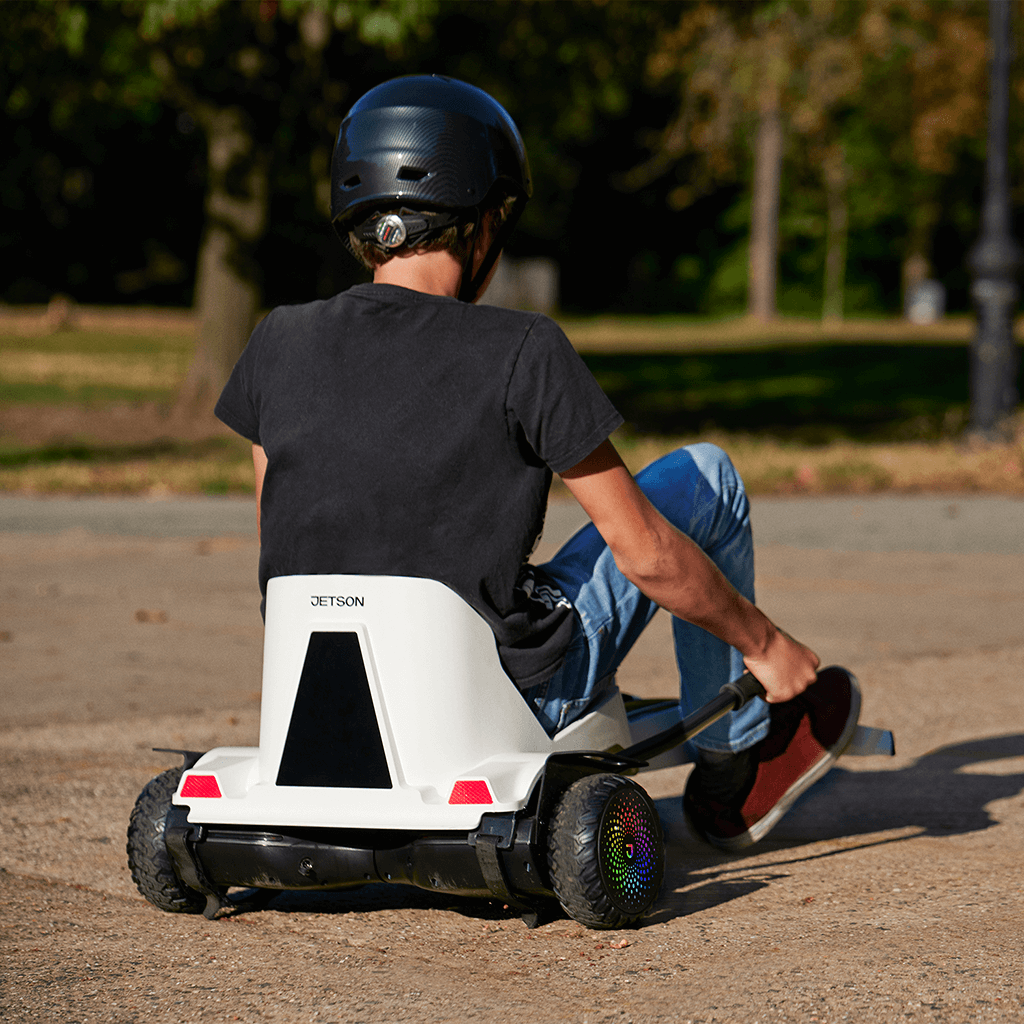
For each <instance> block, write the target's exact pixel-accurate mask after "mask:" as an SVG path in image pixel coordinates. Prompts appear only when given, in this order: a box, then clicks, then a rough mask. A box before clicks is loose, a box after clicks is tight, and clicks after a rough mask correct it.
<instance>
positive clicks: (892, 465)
mask: <svg viewBox="0 0 1024 1024" xmlns="http://www.w3.org/2000/svg"><path fill="white" fill-rule="evenodd" d="M79 321H80V326H79V327H77V328H76V327H73V328H71V329H65V330H59V331H53V332H48V331H47V330H46V329H45V325H44V324H43V322H42V321H41V320H40V316H39V315H36V316H35V317H34V318H33V317H32V316H27V315H26V316H22V317H20V318H19V317H17V316H11V315H8V314H5V315H4V316H2V317H0V405H2V406H5V407H7V408H8V409H15V408H16V409H18V410H21V411H22V412H24V413H26V416H27V417H28V418H31V416H32V415H33V410H36V409H38V410H39V413H38V421H39V422H42V423H43V424H44V425H45V420H46V417H47V416H48V415H50V411H51V410H55V409H59V410H60V411H61V412H62V413H67V414H68V416H67V417H66V418H67V419H68V421H69V422H70V423H75V422H77V421H76V419H75V416H76V415H77V414H76V412H75V410H82V411H83V412H88V411H89V410H92V411H95V410H97V409H106V408H112V407H114V406H121V407H125V406H127V407H128V409H129V411H130V412H131V414H132V415H134V410H135V409H136V408H137V409H139V410H140V411H141V410H142V409H146V410H147V413H146V414H147V415H149V416H151V417H152V416H153V415H157V416H159V415H160V412H159V411H160V410H161V409H162V410H166V409H168V408H169V407H170V405H171V403H172V401H173V398H174V395H175V392H176V390H177V388H178V385H179V383H180V381H181V379H182V378H183V376H184V374H185V371H186V369H187V366H188V362H189V359H190V356H191V351H192V346H193V343H194V341H193V339H194V333H195V332H194V324H193V323H192V322H191V321H190V320H189V319H188V317H187V315H183V314H181V313H173V314H169V315H163V314H161V313H160V312H159V311H143V312H142V313H139V314H133V313H131V312H130V311H125V310H117V311H107V312H106V313H103V311H98V312H97V311H92V312H90V311H88V310H86V311H82V313H81V316H80V318H79ZM565 326H566V329H567V333H568V334H569V336H570V338H572V339H573V341H574V343H575V344H576V345H577V347H578V348H580V349H581V351H582V352H583V353H584V358H585V359H586V360H587V362H588V363H589V364H590V365H591V368H592V369H593V370H594V372H595V374H596V375H597V377H598V380H599V381H600V382H601V384H602V386H603V387H604V388H605V389H606V391H607V392H608V393H609V394H610V395H611V397H612V399H613V401H615V403H616V404H617V405H618V406H619V408H620V409H621V410H622V411H623V412H624V414H625V416H626V419H627V423H628V424H629V426H628V428H625V429H623V430H622V431H620V432H619V433H618V435H617V436H616V442H617V444H618V446H619V448H620V450H621V451H622V452H623V454H624V457H625V459H626V462H627V464H628V465H629V466H630V468H631V469H633V470H634V471H636V470H639V469H640V468H642V466H644V465H646V464H647V463H648V462H650V461H652V460H653V459H654V458H656V457H658V456H659V455H661V454H663V453H664V452H666V451H669V450H671V449H672V448H674V447H676V446H677V445H679V444H680V443H684V442H688V441H694V440H711V441H715V442H716V443H718V444H720V445H721V446H722V447H724V448H725V449H726V450H727V451H728V452H729V453H730V455H731V456H732V458H733V461H734V462H735V463H736V466H737V468H738V469H739V470H740V473H741V475H742V476H743V477H744V479H745V481H746V483H747V486H748V488H749V489H750V491H751V492H752V493H755V494H787V493H817V494H825V493H830V494H834V493H847V494H849V493H854V494H859V493H871V492H876V491H881V490H896V491H903V492H915V491H964V490H968V491H989V492H997V493H1006V494H1024V472H1022V467H1024V447H1022V444H1021V441H1020V440H1018V441H1017V442H1014V443H1008V444H1006V445H997V446H989V447H986V448H971V447H970V446H967V445H965V444H963V443H962V442H961V441H960V440H959V438H960V437H961V435H962V431H963V428H964V426H965V424H966V415H967V403H966V366H967V359H966V343H967V342H968V341H969V340H970V336H971V332H972V330H973V325H972V322H971V321H970V320H969V318H960V319H954V318H948V319H947V320H945V321H943V322H942V323H941V324H938V325H935V326H933V327H928V328H921V327H915V326H913V325H909V324H906V323H904V322H902V321H848V322H846V323H843V324H841V325H831V326H830V327H827V328H826V327H823V326H822V324H821V323H820V322H817V321H810V320H808V321H797V320H785V321H779V322H778V323H775V324H772V325H770V326H768V327H763V326H761V325H757V324H752V323H751V322H750V321H748V320H744V319H737V320H728V321H711V320H699V319H696V318H684V317H671V316H666V317H650V318H629V319H622V318H619V319H615V318H590V319H587V320H575V321H573V320H567V321H565ZM154 410H156V413H154ZM80 422H81V424H82V425H83V426H82V427H81V429H79V428H68V429H67V430H66V431H65V432H64V433H62V434H59V435H56V436H54V435H52V434H51V435H49V436H48V437H47V439H45V440H43V441H39V440H36V441H33V442H28V441H25V440H23V439H21V438H19V437H18V436H14V435H6V436H4V435H0V491H7V492H14V491H17V492H31V493H42V494H50V493H92V494H166V493H191V494H202V493H207V494H233V493H251V488H252V463H251V459H250V447H249V444H248V443H247V442H245V441H244V440H242V439H241V438H237V437H234V436H229V437H226V436H218V437H211V438H209V439H205V440H204V439H199V440H190V441H186V440H182V439H180V438H177V437H175V436H174V432H173V428H172V427H171V426H170V425H168V433H169V435H170V436H166V437H165V436H160V437H158V438H157V439H156V440H153V439H152V437H149V438H147V439H145V440H143V441H138V440H135V441H133V440H132V439H131V438H130V437H128V436H126V437H125V438H124V439H122V440H117V441H111V440H110V436H112V435H110V433H109V432H108V436H107V438H106V440H103V441H101V440H98V439H97V438H96V437H92V436H90V434H89V431H88V429H87V425H88V423H89V422H90V420H89V417H88V416H85V415H83V416H82V417H81V420H80ZM168 422H169V421H168ZM160 429H162V428H160ZM1018 438H1019V439H1020V438H1024V430H1022V431H1018Z"/></svg>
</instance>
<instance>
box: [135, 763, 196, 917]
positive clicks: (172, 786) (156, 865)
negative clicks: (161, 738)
mask: <svg viewBox="0 0 1024 1024" xmlns="http://www.w3.org/2000/svg"><path fill="white" fill-rule="evenodd" d="M182 771H183V769H182V768H169V769H168V770H167V771H165V772H161V773H160V774H159V775H157V776H156V777H155V778H154V779H152V780H150V782H149V783H148V784H147V785H146V787H145V788H144V789H143V790H142V792H141V793H140V794H139V799H138V800H136V802H135V807H134V809H133V810H132V815H131V819H130V820H129V822H128V847H127V849H128V867H129V868H130V869H131V873H132V881H133V882H134V883H135V885H136V888H138V890H139V892H140V893H142V895H143V896H145V898H146V899H147V900H148V901H149V902H150V903H152V904H153V906H155V907H158V908H159V909H160V910H165V911H167V913H169V914H201V913H202V912H203V909H204V907H205V906H206V897H205V896H203V894H202V893H200V892H198V891H197V890H195V889H191V888H189V887H188V886H187V885H184V884H183V883H182V882H181V880H180V879H179V878H178V876H177V874H176V872H175V870H174V862H173V861H172V860H171V855H170V853H168V851H167V846H166V845H165V843H164V824H165V822H166V819H167V811H168V809H169V808H170V806H171V797H173V796H174V793H175V791H176V790H177V788H178V783H179V782H180V780H181V773H182Z"/></svg>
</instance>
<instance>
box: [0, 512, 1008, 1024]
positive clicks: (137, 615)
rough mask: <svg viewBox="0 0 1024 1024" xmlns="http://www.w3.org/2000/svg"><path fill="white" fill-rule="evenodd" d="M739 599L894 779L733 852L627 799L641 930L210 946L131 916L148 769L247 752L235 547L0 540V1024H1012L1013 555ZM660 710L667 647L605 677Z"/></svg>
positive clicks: (872, 560) (391, 910) (857, 786)
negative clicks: (132, 820) (640, 836)
mask: <svg viewBox="0 0 1024 1024" xmlns="http://www.w3.org/2000/svg"><path fill="white" fill-rule="evenodd" d="M758 557H759V563H758V568H759V579H760V603H761V604H762V606H763V607H764V608H765V609H766V611H768V613H769V614H770V615H772V616H773V617H774V618H776V620H777V621H779V622H780V623H782V624H784V625H785V626H786V627H787V628H788V629H789V630H790V631H791V632H793V633H794V634H795V635H797V636H799V637H800V638H801V639H804V640H805V641H806V642H808V643H810V644H811V645H812V646H814V647H815V648H816V649H817V650H818V651H819V653H820V654H821V656H822V657H823V659H824V660H825V662H826V663H829V662H833V663H835V662H838V663H842V664H846V665H847V666H848V667H850V668H851V669H852V670H853V671H854V672H855V673H856V674H857V675H858V677H859V678H860V681H861V684H862V687H863V689H864V694H865V708H864V713H863V716H862V721H863V722H865V723H866V724H870V725H884V726H887V727H889V728H892V729H893V730H894V731H895V733H896V741H897V752H898V756H897V757H896V758H893V759H883V758H860V759H852V758H851V759H846V760H844V761H842V762H841V764H840V767H839V768H837V769H836V770H834V771H833V772H832V773H831V774H830V775H829V776H828V777H827V778H826V779H825V780H824V781H823V782H822V783H821V784H819V785H818V786H817V787H815V788H814V789H813V790H812V791H811V792H810V793H809V794H808V795H807V796H806V797H805V798H804V799H803V800H802V801H801V803H800V804H798V806H797V807H796V808H795V809H794V810H793V811H792V812H791V813H790V815H789V816H788V817H787V818H786V819H785V820H784V821H783V823H782V824H781V825H780V826H779V827H778V828H777V829H776V830H775V831H774V832H773V833H772V835H771V836H770V837H769V839H767V840H766V841H765V842H764V843H763V844H761V846H759V847H757V848H755V849H754V850H753V851H751V852H749V853H747V854H744V855H736V856H729V855H723V854H719V853H717V852H714V851H711V850H709V849H708V848H706V847H705V846H703V845H701V844H700V843H698V842H697V841H696V840H694V839H693V838H692V837H691V836H690V835H689V834H688V833H687V830H686V828H685V825H684V823H683V821H682V817H681V814H680V811H679V794H680V793H681V791H682V787H683V783H684V781H685V776H686V771H687V769H685V768H683V769H672V770H668V771H664V772H658V773H652V774H651V775H648V776H641V779H642V781H644V782H645V784H646V785H647V786H648V788H649V789H650V791H651V793H652V795H653V796H654V797H655V798H656V799H657V801H658V808H659V811H660V813H661V815H662V819H663V821H664V824H665V827H666V832H667V836H668V859H669V870H668V874H667V878H666V882H665V886H664V890H663V892H662V895H661V898H660V899H659V901H658V903H657V904H656V906H655V908H654V910H653V912H652V913H651V914H650V916H649V918H648V919H647V920H645V921H644V922H643V924H642V926H641V927H639V928H637V929H632V930H623V931H614V932H593V931H588V930H586V929H584V928H582V927H580V926H579V925H577V924H576V923H574V922H572V921H571V920H568V919H566V918H561V919H558V920H555V921H553V922H551V923H547V924H544V925H542V926H541V927H540V928H538V929H536V930H533V931H529V930H527V929H526V928H525V927H524V926H523V924H522V922H521V921H520V920H519V918H518V917H516V916H514V915H513V914H511V913H510V912H509V911H507V910H505V909H503V908H502V907H501V906H500V905H497V904H493V903H488V902H484V901H462V902H460V901H457V900H454V899H452V898H447V899H445V898H437V897H434V896H432V895H431V894H427V893H421V892H418V891H415V890H409V889H404V888H399V887H385V886H368V887H366V888H364V889H362V890H359V891H355V892H350V893H343V894H337V895H330V896H296V895H282V896H280V897H278V898H276V899H275V900H274V901H273V902H272V903H271V904H270V905H269V906H268V907H267V908H266V909H264V910H262V911H258V912H248V913H238V914H234V915H230V916H227V917H224V918H222V919H218V920H216V921H214V922H209V921H206V920H205V919H204V918H202V917H186V916H176V915H168V914H163V913H161V912H159V911H157V910H156V909H154V908H152V907H151V906H149V905H148V904H147V903H145V902H144V901H143V900H142V899H141V897H140V896H139V895H138V894H137V893H136V891H135V890H134V887H133V885H132V883H131V880H130V878H129V875H128V870H127V866H126V862H125V855H124V837H125V828H126V824H127V820H128V815H129V813H130V810H131V807H132V804H133V803H134V800H135V797H136V795H137V793H138V791H139V790H140V788H141V787H142V786H143V785H144V784H145V783H146V782H147V781H148V779H149V778H150V777H151V776H152V775H154V774H155V773H157V772H158V771H160V770H162V769H163V768H164V767H167V766H168V765H170V764H172V763H174V759H173V758H172V757H171V758H169V756H168V755H164V754H158V753H154V752H153V751H152V750H151V748H152V747H160V746H164V747H190V748H194V749H204V748H206V747H208V746H212V745H225V744H248V743H253V742H255V740H256V735H257V723H258V712H259V704H258V700H259V668H260V643H261V635H262V629H261V624H260V619H259V615H258V611H257V602H256V600H255V596H254V595H255V584H254V579H255V561H256V545H255V543H254V542H253V541H252V540H251V539H249V538H245V537H235V536H224V537H207V538H190V539H173V538H171V539H151V538H144V537H126V536H102V535H97V534H94V533H87V532H85V531H84V530H81V529H79V530H71V531H67V532H64V533H60V534H56V535H43V534H28V533H24V534H13V533H0V666H2V672H0V696H2V700H0V765H2V767H0V903H2V907H3V910H2V915H0V956H2V964H3V967H2V970H0V1019H3V1020H5V1021H11V1022H19V1024H20V1022H46V1024H50V1022H57V1021H59V1022H63V1024H93V1022H101V1021H111V1022H117V1024H126V1022H134V1021H138V1022H182V1021H245V1022H257V1021H258V1022H263V1021H274V1022H282V1024H292V1022H337V1024H357V1022H366V1024H370V1022H374V1024H376V1022H389V1024H390V1022H397V1021H409V1022H414V1024H434V1022H442V1021H444V1022H448V1021H452V1022H455V1021H478V1020H479V1021H483V1020H489V1019H493V1018H495V1017H500V1018H501V1019H503V1020H506V1021H510V1022H540V1024H546V1022H555V1021H571V1022H579V1024H583V1022H586V1024H596V1022H612V1024H620V1022H622V1024H625V1022H629V1021H633V1022H636V1024H641V1022H644V1024H646V1022H653V1021H671V1022H680V1024H684V1022H693V1024H697V1022H702V1024H704V1022H712V1021H714V1022H727V1021H728V1022H742V1024H753V1022H755V1021H762V1022H767V1021H794V1022H797V1021H798V1022H807V1021H819V1022H825V1021H829V1022H832V1021H836V1022H838V1021H853V1022H866V1021H871V1022H888V1021H899V1022H903V1021H910V1022H915V1024H916V1022H924V1021H936V1022H938V1021H941V1022H943V1024H959V1022H965V1024H966V1022H972V1024H973V1022H981V1021H1018V1020H1024V994H1022V987H1021V977H1022V976H1024V964H1022V954H1021V947H1022V938H1024V935H1022V932H1024V926H1022V909H1024V906H1022V905H1024V895H1022V890H1024V883H1022V881H1021V867H1020V865H1021V854H1022V850H1024V842H1022V840H1024V799H1022V789H1024V696H1022V689H1021V679H1022V678H1024V555H1019V554H1014V555H1007V554H999V553H987V554H978V553H969V554H956V553H944V554H929V553H925V552H913V551H910V552H902V553H895V554H893V553H870V552H868V553H858V552H851V551H831V550H813V549H812V550H800V549H797V548H789V547H781V546H768V547H764V548H761V549H760V550H759V555H758ZM620 683H621V685H622V686H623V688H625V689H629V690H631V691H633V692H639V693H641V694H646V695H656V694H670V693H672V691H673V688H674V683H673V671H672V661H671V647H670V640H669V634H668V629H667V622H666V621H661V620H660V619H656V620H655V623H654V625H653V626H652V627H651V629H650V630H649V631H648V633H647V634H646V635H645V637H644V638H643V640H642V641H641V644H640V646H638V648H637V649H636V650H635V651H634V653H633V654H632V655H631V656H630V659H629V660H628V662H627V664H626V666H625V667H624V669H623V671H622V673H621V675H620Z"/></svg>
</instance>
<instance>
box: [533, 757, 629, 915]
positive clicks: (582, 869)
mask: <svg viewBox="0 0 1024 1024" xmlns="http://www.w3.org/2000/svg"><path fill="white" fill-rule="evenodd" d="M623 785H627V786H631V785H634V784H633V783H631V782H629V781H628V780H626V779H624V778H623V777H622V776H621V775H614V774H610V773H603V774H599V775H588V776H586V777H585V778H582V779H580V780H578V781H577V782H575V783H573V785H572V786H570V787H569V789H568V790H567V791H566V793H565V795H564V796H563V797H562V799H561V801H560V802H559V804H558V807H557V809H556V811H555V814H554V816H553V817H552V820H551V830H550V833H549V834H550V839H549V844H548V868H549V871H550V875H551V883H552V887H553V889H554V892H555V895H556V896H557V897H558V902H559V903H561V905H562V909H563V910H565V912H566V913H567V914H568V915H569V916H570V917H571V918H572V919H573V920H574V921H578V922H579V923H580V924H582V925H584V926H585V927H587V928H595V929H608V928H625V927H627V926H629V925H631V924H633V923H635V922H636V921H638V920H639V919H640V918H641V917H642V916H643V913H640V914H627V913H625V912H624V911H622V910H620V909H619V908H618V907H616V906H615V905H614V904H613V903H612V902H611V900H610V899H609V898H608V895H607V893H606V892H605V886H604V882H603V881H602V878H601V868H600V865H599V863H598V857H599V855H600V851H599V848H598V839H599V836H598V831H599V829H600V826H601V816H602V812H603V811H604V807H605V804H606V803H607V801H608V798H609V797H610V796H611V795H612V794H613V793H614V792H615V790H616V789H618V788H619V787H620V786H623Z"/></svg>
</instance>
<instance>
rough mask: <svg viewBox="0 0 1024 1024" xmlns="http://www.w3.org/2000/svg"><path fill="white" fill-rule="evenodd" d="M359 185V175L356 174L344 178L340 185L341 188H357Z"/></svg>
mask: <svg viewBox="0 0 1024 1024" xmlns="http://www.w3.org/2000/svg"><path fill="white" fill-rule="evenodd" d="M361 184H362V182H361V181H360V180H359V175H358V174H353V175H352V177H351V178H346V179H345V181H343V182H342V183H341V187H342V188H358V187H359V186H360V185H361Z"/></svg>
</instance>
